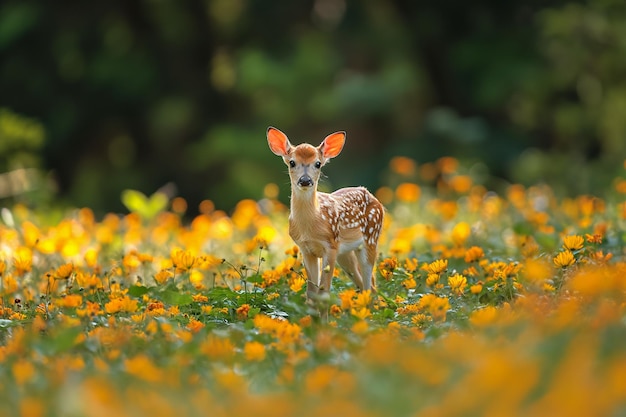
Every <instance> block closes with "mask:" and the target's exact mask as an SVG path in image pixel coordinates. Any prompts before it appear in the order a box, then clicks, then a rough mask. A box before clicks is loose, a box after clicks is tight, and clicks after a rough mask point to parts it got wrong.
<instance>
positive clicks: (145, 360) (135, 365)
mask: <svg viewBox="0 0 626 417" xmlns="http://www.w3.org/2000/svg"><path fill="white" fill-rule="evenodd" d="M124 366H125V367H126V372H128V373H129V374H131V375H133V376H135V377H137V378H140V379H143V380H144V381H148V382H159V381H161V380H162V379H163V371H162V370H161V369H159V368H158V367H157V366H156V365H155V364H154V362H152V360H151V359H150V358H149V357H147V356H146V355H144V354H139V355H137V356H135V357H133V358H130V359H126V360H125V361H124Z"/></svg>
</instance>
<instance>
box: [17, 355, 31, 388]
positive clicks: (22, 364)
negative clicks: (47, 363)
mask: <svg viewBox="0 0 626 417" xmlns="http://www.w3.org/2000/svg"><path fill="white" fill-rule="evenodd" d="M11 371H12V372H13V378H15V382H16V383H17V385H18V386H21V385H24V384H25V383H27V382H29V381H30V380H31V379H33V377H34V376H35V366H34V365H33V364H32V363H31V362H29V361H27V360H26V359H20V360H18V361H17V362H15V363H14V364H13V366H12V367H11Z"/></svg>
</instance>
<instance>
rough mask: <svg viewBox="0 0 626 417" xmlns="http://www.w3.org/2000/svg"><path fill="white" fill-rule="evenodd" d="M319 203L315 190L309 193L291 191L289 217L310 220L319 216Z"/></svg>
mask: <svg viewBox="0 0 626 417" xmlns="http://www.w3.org/2000/svg"><path fill="white" fill-rule="evenodd" d="M319 208H320V203H319V200H318V197H317V191H316V190H315V189H313V190H310V191H301V190H291V217H292V218H297V219H303V220H304V219H312V218H315V217H317V216H318V214H319Z"/></svg>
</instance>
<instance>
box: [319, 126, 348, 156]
mask: <svg viewBox="0 0 626 417" xmlns="http://www.w3.org/2000/svg"><path fill="white" fill-rule="evenodd" d="M344 143H346V132H335V133H331V134H330V135H328V136H326V138H325V139H324V141H323V142H322V144H321V145H320V146H319V149H320V151H321V152H322V155H324V158H327V159H330V158H334V157H336V156H337V155H339V154H340V153H341V150H342V149H343V144H344Z"/></svg>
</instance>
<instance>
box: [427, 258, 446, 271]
mask: <svg viewBox="0 0 626 417" xmlns="http://www.w3.org/2000/svg"><path fill="white" fill-rule="evenodd" d="M446 269H448V260H447V259H437V260H436V261H433V262H431V263H430V264H428V266H427V270H428V273H430V274H441V273H442V272H445V270H446Z"/></svg>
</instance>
